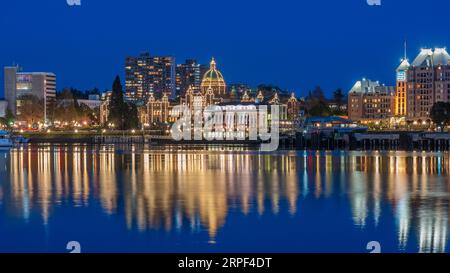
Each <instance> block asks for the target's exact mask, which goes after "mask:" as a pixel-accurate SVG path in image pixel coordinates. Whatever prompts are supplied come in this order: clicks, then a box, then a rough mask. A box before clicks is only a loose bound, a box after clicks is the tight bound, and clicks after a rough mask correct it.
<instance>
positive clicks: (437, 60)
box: [406, 48, 450, 121]
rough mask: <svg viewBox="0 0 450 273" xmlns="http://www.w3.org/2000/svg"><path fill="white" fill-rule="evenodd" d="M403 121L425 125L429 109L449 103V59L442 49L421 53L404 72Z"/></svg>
mask: <svg viewBox="0 0 450 273" xmlns="http://www.w3.org/2000/svg"><path fill="white" fill-rule="evenodd" d="M406 92H407V108H406V118H407V119H408V120H414V121H420V120H421V121H426V120H429V118H430V112H431V108H432V107H433V105H434V104H435V103H437V102H450V55H449V54H448V53H447V50H446V49H445V48H436V49H434V50H433V49H422V50H421V52H420V54H419V55H418V56H417V57H416V59H415V60H414V61H413V63H412V64H411V66H410V67H409V68H408V69H407V72H406Z"/></svg>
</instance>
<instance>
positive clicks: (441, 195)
mask: <svg viewBox="0 0 450 273" xmlns="http://www.w3.org/2000/svg"><path fill="white" fill-rule="evenodd" d="M0 163H1V164H2V166H3V164H4V165H5V166H6V167H7V168H6V170H7V172H6V173H5V172H3V171H2V172H0V175H1V178H2V179H3V181H9V182H10V183H9V184H5V183H3V184H2V185H0V204H2V206H8V210H9V211H11V212H12V213H13V214H14V215H16V216H18V217H21V218H23V219H24V220H25V221H27V220H28V219H29V218H30V215H31V213H33V212H38V213H39V215H41V217H42V220H43V223H44V224H45V225H47V223H48V220H49V218H50V217H51V215H52V210H53V209H54V207H55V206H57V205H60V204H71V205H73V206H75V207H87V206H89V205H90V204H92V203H94V202H99V203H100V205H101V207H102V209H103V211H104V213H105V214H107V215H111V216H112V215H116V214H117V212H118V210H121V209H122V208H120V207H119V206H123V210H124V212H125V221H126V226H127V227H128V228H129V229H137V230H140V231H142V232H144V231H147V230H154V229H164V230H166V231H171V230H173V229H175V230H178V231H181V230H182V229H184V228H188V229H190V230H192V231H193V232H201V231H202V230H203V229H206V230H207V233H208V235H209V237H210V242H212V243H214V242H215V241H216V239H217V236H218V234H219V233H220V230H221V229H222V228H223V227H224V226H225V223H226V221H227V217H228V216H229V214H231V213H236V212H239V213H241V214H242V215H245V216H250V215H251V214H252V213H256V214H259V215H263V214H265V213H270V214H275V215H277V214H280V213H283V212H284V211H286V212H288V213H289V214H290V215H296V214H299V213H300V214H301V208H302V206H301V202H302V201H303V200H313V201H314V202H320V201H321V200H320V199H329V198H335V197H336V196H341V195H342V194H345V195H346V197H347V198H348V200H349V202H350V206H351V208H350V209H351V211H350V212H351V214H352V219H353V223H354V225H355V226H356V227H358V228H360V229H365V228H367V226H368V225H371V224H373V225H374V226H375V227H378V226H379V225H382V224H383V223H382V222H380V221H381V219H382V217H383V214H389V213H392V214H393V216H394V217H395V222H396V226H397V235H398V236H397V237H398V245H399V249H400V250H404V249H406V247H407V245H408V242H410V241H411V240H410V237H411V236H414V235H413V234H415V236H416V239H417V242H418V243H417V244H418V246H417V250H418V251H419V252H444V251H445V250H446V244H447V242H448V231H447V230H448V225H449V222H448V213H449V204H448V200H449V183H450V182H449V181H448V174H449V171H450V156H449V155H448V154H427V153H381V152H374V153H369V154H364V153H350V154H349V153H344V152H340V153H331V152H298V153H295V152H288V153H280V154H271V155H269V154H259V153H256V152H246V151H243V150H242V151H240V150H239V151H234V152H232V151H223V150H221V149H212V150H210V151H207V150H202V151H176V152H174V151H150V150H139V149H137V148H136V147H133V148H132V149H131V150H128V151H125V152H120V151H115V147H113V146H102V147H94V148H92V147H88V146H64V145H62V146H50V147H39V146H38V147H36V146H29V147H26V148H25V147H20V148H18V149H14V150H12V151H11V152H10V153H9V154H7V155H5V156H3V155H2V156H0ZM336 183H338V184H336ZM299 198H301V199H300V200H299ZM5 199H10V200H7V202H5ZM386 204H388V205H387V206H386ZM268 206H270V207H268ZM383 210H384V211H383ZM390 210H392V211H390Z"/></svg>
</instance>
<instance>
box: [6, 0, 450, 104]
mask: <svg viewBox="0 0 450 273" xmlns="http://www.w3.org/2000/svg"><path fill="white" fill-rule="evenodd" d="M24 7H26V9H25V8H24ZM425 7H426V8H427V9H428V8H430V7H431V8H433V9H436V10H438V11H443V12H442V13H439V12H424V11H425V9H424V8H425ZM449 8H450V3H449V1H448V0H429V1H419V0H395V1H392V0H391V1H388V0H382V5H381V6H378V7H375V6H369V5H368V4H367V2H366V0H350V1H335V0H316V1H298V0H279V1H276V2H273V1H269V0H260V1H238V0H228V1H222V2H218V1H216V2H210V1H206V0H197V1H195V2H194V1H189V2H188V1H178V0H177V1H170V3H166V2H163V1H158V2H154V1H146V0H129V1H106V0H103V1H102V0H95V1H94V0H82V6H80V7H70V6H68V5H67V3H66V0H40V1H31V0H19V1H7V2H5V3H2V8H1V9H0V26H1V29H2V32H1V34H0V35H1V41H2V42H1V43H0V65H1V67H2V69H1V75H0V81H1V85H0V86H1V87H0V90H1V91H0V97H3V67H4V66H10V65H12V64H18V65H20V66H21V67H23V69H24V71H45V72H54V73H55V74H56V75H57V86H58V90H60V89H62V88H63V87H73V88H77V89H80V90H85V89H92V88H94V87H98V88H99V89H100V90H105V89H110V88H111V86H112V82H113V80H114V77H115V76H116V75H120V77H121V79H122V81H124V62H125V58H126V57H127V56H130V55H138V54H139V53H141V52H146V51H148V52H150V54H152V55H171V56H174V57H175V58H176V60H177V63H183V62H184V61H185V59H197V60H198V61H199V62H200V63H203V64H208V63H209V60H210V59H211V57H215V58H216V60H217V63H218V68H219V69H220V70H221V71H222V72H223V74H224V77H225V80H226V81H227V83H247V84H249V85H251V86H256V85H258V84H263V83H265V84H273V85H278V86H280V87H281V88H283V89H288V90H290V91H295V92H296V93H297V94H298V95H299V96H305V95H306V94H307V93H308V91H309V90H312V89H314V88H315V86H317V85H320V86H321V87H322V88H323V89H324V90H325V92H326V94H327V95H329V96H330V95H331V94H332V93H333V91H334V90H336V89H337V88H342V89H343V90H344V91H345V92H347V91H348V90H349V89H350V88H351V87H352V86H353V84H354V83H355V81H357V80H359V79H361V78H363V77H365V78H369V79H372V80H378V81H380V82H382V83H385V84H388V85H394V83H395V69H396V67H397V66H398V65H399V64H400V59H401V58H402V57H403V55H404V49H403V46H404V42H405V40H407V42H408V51H407V53H408V58H409V59H410V60H411V59H413V58H414V57H415V56H416V55H417V54H418V53H419V51H420V48H422V47H430V48H432V47H445V46H447V45H450V28H448V20H447V18H446V15H445V12H444V11H446V10H448V9H449ZM419 18H420V19H419ZM419 21H420V22H419Z"/></svg>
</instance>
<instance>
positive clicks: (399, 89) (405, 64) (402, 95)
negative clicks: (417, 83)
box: [395, 41, 411, 117]
mask: <svg viewBox="0 0 450 273" xmlns="http://www.w3.org/2000/svg"><path fill="white" fill-rule="evenodd" d="M406 49H407V47H406V41H405V51H404V56H403V59H402V60H401V63H400V66H399V67H398V68H397V70H396V73H397V84H396V92H395V93H396V94H395V116H397V117H405V116H406V107H407V95H408V84H407V82H408V79H407V78H408V69H409V67H410V66H411V65H410V64H409V61H408V57H407V50H406Z"/></svg>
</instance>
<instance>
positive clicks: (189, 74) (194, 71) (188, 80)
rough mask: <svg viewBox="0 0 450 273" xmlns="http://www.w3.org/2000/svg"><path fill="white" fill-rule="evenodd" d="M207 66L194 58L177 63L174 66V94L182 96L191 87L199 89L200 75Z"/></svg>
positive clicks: (195, 89)
mask: <svg viewBox="0 0 450 273" xmlns="http://www.w3.org/2000/svg"><path fill="white" fill-rule="evenodd" d="M207 69H208V68H207V67H206V66H205V65H201V64H199V63H198V62H197V61H196V60H192V59H189V60H186V62H185V63H184V64H178V65H177V68H176V95H177V96H184V95H185V93H186V91H187V90H188V89H189V88H190V87H191V88H192V89H193V90H194V91H200V85H201V82H202V76H203V75H204V74H205V73H206V71H207Z"/></svg>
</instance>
